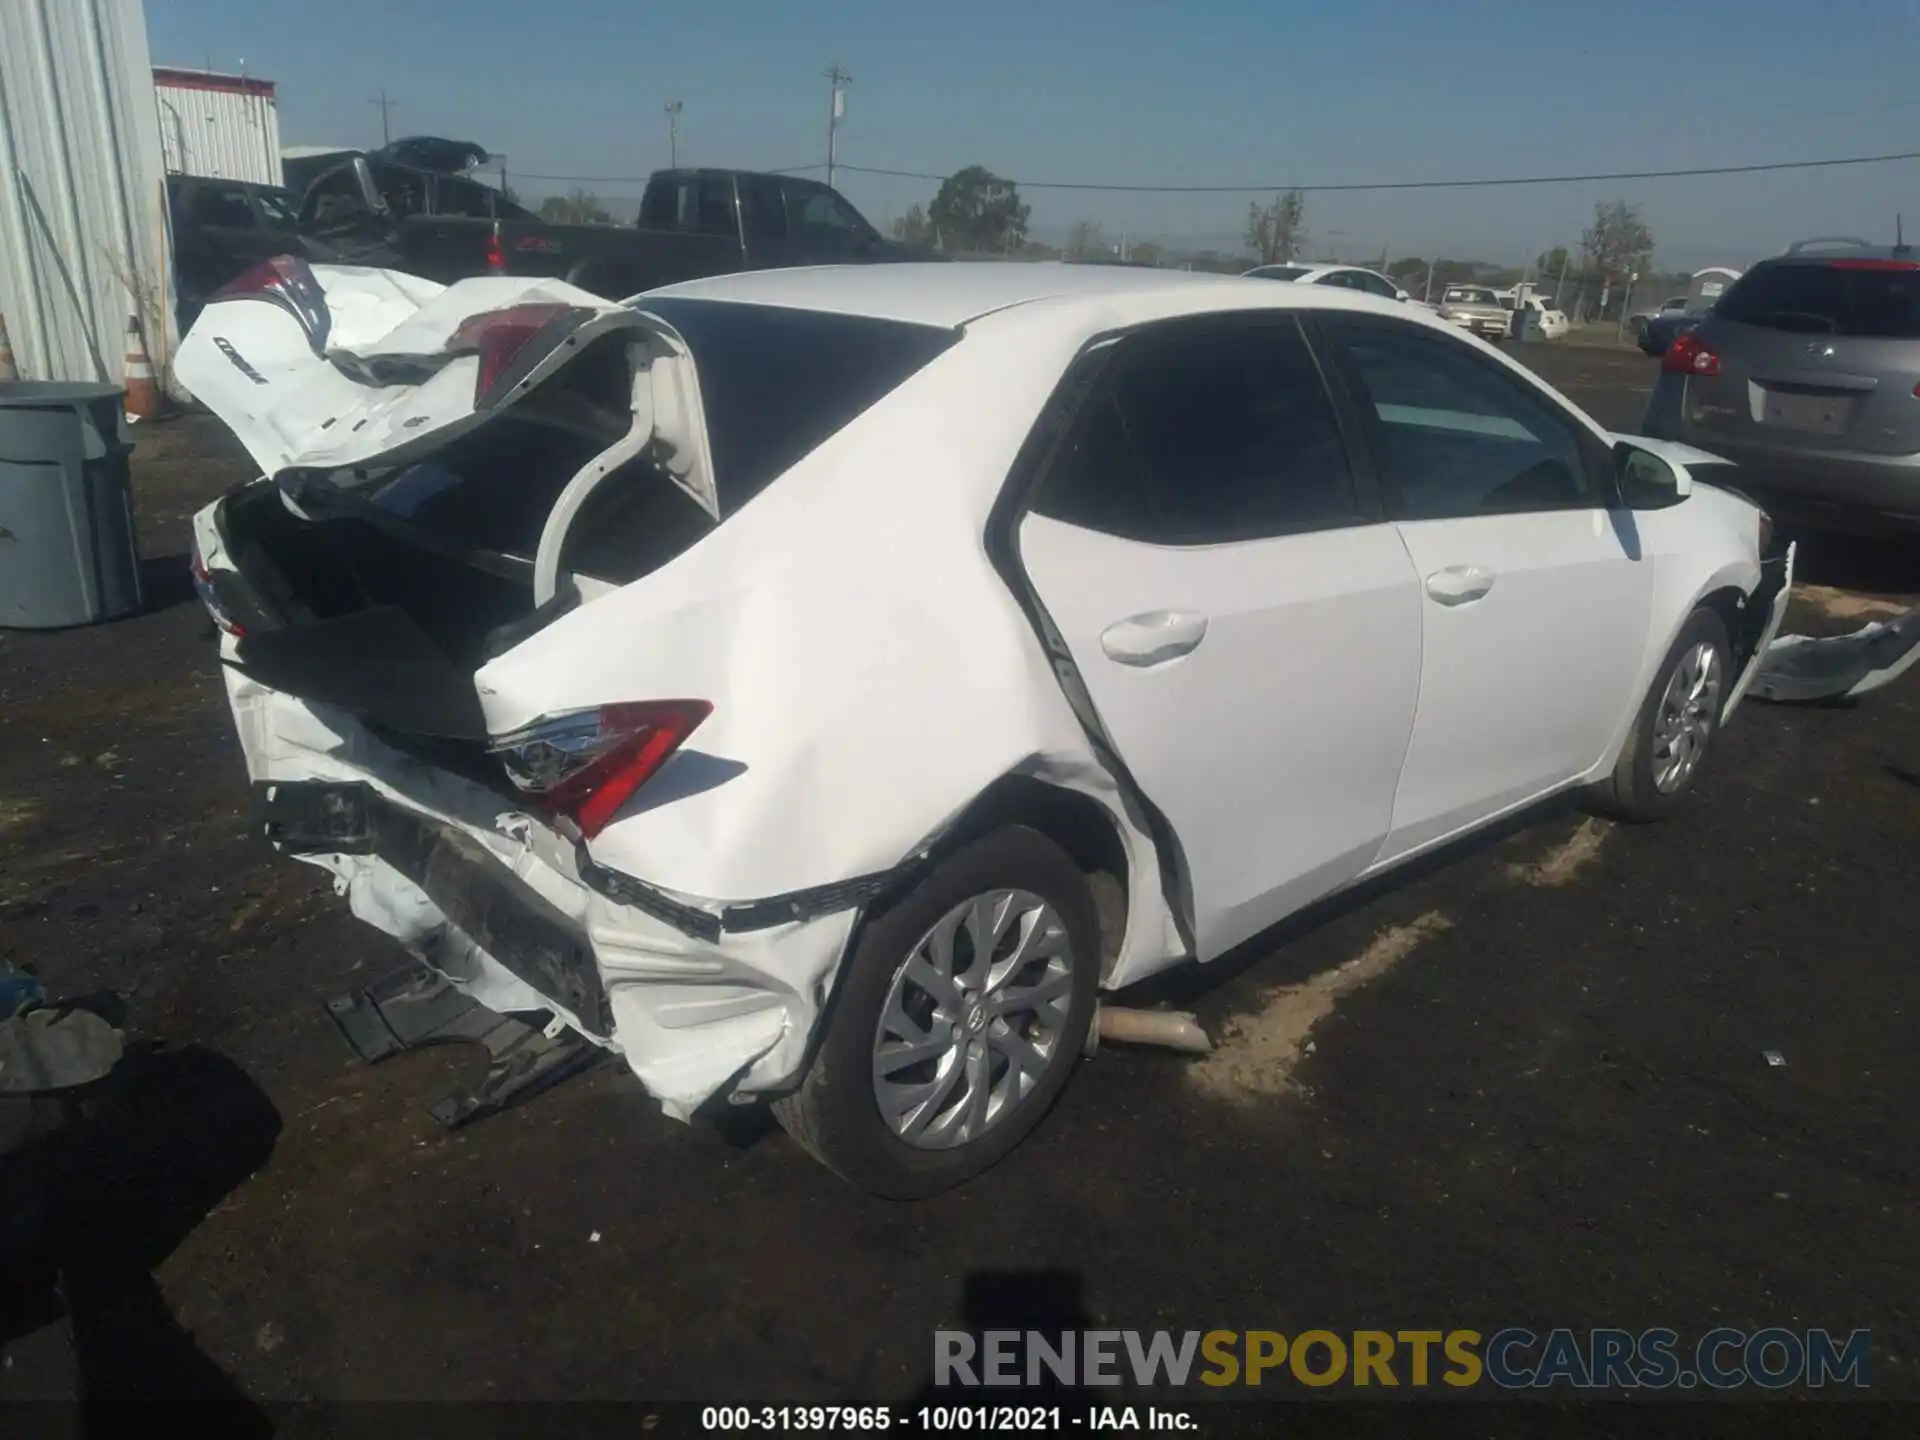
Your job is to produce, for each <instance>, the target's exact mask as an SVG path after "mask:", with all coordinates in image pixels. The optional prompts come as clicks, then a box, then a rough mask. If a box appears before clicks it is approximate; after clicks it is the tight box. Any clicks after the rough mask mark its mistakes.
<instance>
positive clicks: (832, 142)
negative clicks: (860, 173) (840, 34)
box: [826, 60, 853, 189]
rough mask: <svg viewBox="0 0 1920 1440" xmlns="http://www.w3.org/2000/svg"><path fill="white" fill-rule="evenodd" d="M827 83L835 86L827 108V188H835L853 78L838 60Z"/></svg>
mask: <svg viewBox="0 0 1920 1440" xmlns="http://www.w3.org/2000/svg"><path fill="white" fill-rule="evenodd" d="M826 76H827V83H828V84H830V85H832V86H833V99H832V101H831V102H830V104H829V105H828V107H827V188H828V189H832V188H833V167H834V163H835V160H836V158H837V155H838V142H839V139H840V121H841V119H842V118H843V117H844V116H845V115H846V113H847V86H849V85H851V84H852V83H853V76H851V75H849V74H848V73H847V72H846V69H845V67H843V66H842V65H841V64H840V62H839V61H838V60H836V61H834V62H833V64H832V65H831V66H829V67H828V69H827V71H826Z"/></svg>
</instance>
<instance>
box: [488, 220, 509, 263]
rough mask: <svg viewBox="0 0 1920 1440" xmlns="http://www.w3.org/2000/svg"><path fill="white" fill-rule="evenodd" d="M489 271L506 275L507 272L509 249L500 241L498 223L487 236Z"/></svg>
mask: <svg viewBox="0 0 1920 1440" xmlns="http://www.w3.org/2000/svg"><path fill="white" fill-rule="evenodd" d="M487 273H488V274H489V275H504V274H506V273H507V250H506V247H505V246H504V245H502V244H501V243H500V226H499V225H498V224H497V223H496V224H495V225H494V227H493V233H492V234H490V235H488V236H487Z"/></svg>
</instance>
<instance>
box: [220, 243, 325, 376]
mask: <svg viewBox="0 0 1920 1440" xmlns="http://www.w3.org/2000/svg"><path fill="white" fill-rule="evenodd" d="M221 300H265V301H268V302H269V303H271V304H274V305H278V306H279V307H280V308H281V309H282V310H285V311H286V312H287V313H288V314H289V315H291V316H293V318H294V319H295V320H297V321H299V322H300V329H301V330H302V331H303V332H304V333H305V334H306V337H307V344H308V345H310V346H311V347H312V348H313V353H314V354H316V355H324V354H326V353H327V336H328V335H329V334H330V333H331V332H332V330H333V313H332V312H331V311H330V310H328V309H327V296H326V292H325V291H324V290H322V289H321V288H320V282H319V281H318V280H316V279H314V276H313V267H312V266H310V265H308V264H307V262H306V261H304V260H302V259H301V258H300V257H299V256H298V255H276V256H274V257H273V259H271V260H262V261H261V262H260V263H259V264H258V265H256V266H254V267H253V268H252V269H251V270H249V271H247V272H246V274H244V275H242V276H241V277H240V278H239V279H237V280H235V281H233V282H232V283H230V284H228V285H226V286H225V287H224V288H222V289H220V290H218V291H216V292H215V293H214V295H213V298H212V299H211V300H209V301H208V302H207V303H208V304H213V303H215V302H217V301H221Z"/></svg>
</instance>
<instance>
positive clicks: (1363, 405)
mask: <svg viewBox="0 0 1920 1440" xmlns="http://www.w3.org/2000/svg"><path fill="white" fill-rule="evenodd" d="M1324 329H1325V332H1326V333H1327V334H1328V335H1330V336H1331V338H1332V340H1333V346H1334V353H1335V356H1336V357H1337V361H1338V363H1340V364H1341V366H1342V368H1343V372H1344V373H1345V375H1346V376H1347V379H1348V383H1349V387H1350V388H1351V390H1352V391H1353V392H1354V398H1355V400H1356V403H1357V406H1358V408H1359V410H1360V411H1361V415H1362V421H1363V425H1364V427H1365V429H1366V433H1367V435H1368V437H1369V449H1370V451H1371V453H1372V455H1373V459H1374V463H1375V466H1376V469H1377V471H1378V474H1379V478H1380V482H1381V489H1382V492H1383V496H1384V498H1385V502H1386V505H1387V507H1388V513H1389V514H1390V515H1391V516H1392V517H1393V520H1394V523H1395V526H1396V528H1397V529H1398V531H1399V533H1400V537H1401V539H1402V540H1403V541H1404V542H1405V544H1406V548H1407V552H1408V554H1409V555H1410V556H1411V557H1412V560H1413V565H1414V569H1415V571H1416V573H1417V574H1418V576H1419V581H1420V587H1421V607H1420V608H1421V615H1422V625H1421V637H1422V647H1421V666H1420V670H1421V678H1420V704H1419V714H1418V717H1417V718H1416V720H1415V722H1414V729H1413V742H1412V745H1411V747H1410V748H1409V750H1408V752H1407V762H1406V767H1405V769H1404V771H1403V773H1402V775H1401V780H1400V792H1399V795H1398V796H1397V797H1396V799H1395V801H1394V808H1393V827H1392V834H1391V836H1390V837H1389V839H1388V841H1387V844H1386V847H1385V849H1384V850H1383V851H1382V852H1381V857H1380V859H1381V863H1383V864H1384V863H1386V862H1388V861H1391V860H1394V859H1397V858H1399V857H1401V856H1404V855H1406V854H1408V853H1410V852H1412V851H1415V850H1419V849H1422V848H1424V847H1426V846H1428V845H1430V844H1433V843H1435V842H1437V841H1440V840H1442V839H1444V838H1446V837H1447V836H1449V835H1452V834H1455V833H1457V832H1459V831H1460V830H1462V829H1465V828H1466V827H1468V826H1471V825H1473V824H1474V823H1476V822H1478V821H1481V820H1484V819H1487V818H1488V817H1490V816H1493V815H1496V814H1498V813H1500V812H1502V811H1504V810H1509V809H1512V808H1514V807H1515V806H1517V805H1520V804H1523V803H1524V802H1526V801H1527V800H1530V799H1532V798H1534V797H1535V796H1538V795H1541V794H1543V793H1545V792H1547V791H1550V790H1552V789H1554V788H1556V787H1557V786H1561V785H1564V784H1565V783H1566V782H1568V781H1570V780H1572V779H1574V778H1575V777H1576V776H1578V775H1580V774H1582V773H1583V772H1584V771H1586V770H1588V769H1590V768H1591V767H1592V766H1593V764H1594V763H1595V762H1596V761H1598V760H1599V759H1600V758H1601V757H1602V755H1603V754H1604V753H1605V752H1606V750H1607V749H1608V747H1609V745H1610V744H1611V742H1612V741H1613V740H1614V739H1615V738H1616V737H1617V736H1618V735H1619V734H1620V733H1621V731H1622V729H1623V727H1624V726H1625V725H1626V723H1627V720H1628V716H1629V712H1630V711H1631V710H1632V708H1633V706H1634V704H1635V703H1636V702H1637V700H1638V699H1639V697H1638V696H1637V695H1634V694H1633V687H1634V682H1635V677H1636V676H1637V674H1638V672H1639V668H1640V662H1641V660H1642V657H1643V654H1644V651H1645V647H1646V643H1647V627H1648V625H1649V623H1650V618H1651V610H1652V603H1653V561H1652V560H1650V559H1646V558H1643V557H1642V556H1641V554H1640V550H1639V544H1638V540H1637V534H1636V531H1635V529H1634V524H1633V517H1632V515H1631V513H1630V512H1627V511H1625V510H1623V509H1622V508H1620V507H1619V505H1618V502H1617V500H1616V498H1615V495H1614V486H1613V483H1612V480H1611V470H1610V467H1609V457H1608V452H1607V449H1606V447H1605V444H1604V442H1602V441H1601V440H1600V438H1599V437H1598V435H1597V434H1595V433H1593V432H1592V431H1591V430H1590V428H1589V427H1587V426H1586V425H1584V424H1583V423H1582V422H1581V420H1580V418H1579V417H1578V416H1577V415H1575V414H1573V413H1572V412H1571V411H1569V410H1568V409H1567V408H1566V407H1565V406H1564V405H1562V404H1560V403H1559V402H1557V401H1556V400H1555V399H1554V398H1553V397H1552V396H1551V395H1550V394H1548V393H1546V392H1545V391H1543V390H1542V389H1541V388H1540V387H1538V386H1536V385H1534V384H1532V383H1531V382H1530V381H1528V380H1527V379H1526V378H1525V377H1523V376H1521V375H1518V374H1514V373H1512V372H1511V371H1510V370H1509V369H1508V368H1507V367H1506V366H1505V365H1503V364H1502V363H1501V362H1500V361H1498V360H1495V359H1490V358H1488V357H1486V356H1484V355H1482V354H1480V353H1479V352H1478V351H1477V350H1476V349H1475V347H1473V346H1472V345H1470V344H1468V343H1466V342H1464V341H1461V340H1458V339H1455V338H1454V337H1453V336H1451V335H1448V334H1446V333H1444V332H1440V331H1435V330H1433V329H1432V328H1431V327H1428V326H1419V325H1414V324H1409V323H1406V322H1402V321H1397V320H1384V319H1383V320H1375V319H1371V318H1367V319H1362V318H1360V317H1341V318H1339V319H1337V320H1335V319H1331V318H1329V319H1328V320H1327V321H1326V322H1324Z"/></svg>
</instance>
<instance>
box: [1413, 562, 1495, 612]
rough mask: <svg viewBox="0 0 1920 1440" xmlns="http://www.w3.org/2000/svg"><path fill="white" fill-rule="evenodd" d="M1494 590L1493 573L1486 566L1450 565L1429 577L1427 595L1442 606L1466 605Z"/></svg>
mask: <svg viewBox="0 0 1920 1440" xmlns="http://www.w3.org/2000/svg"><path fill="white" fill-rule="evenodd" d="M1492 588H1493V571H1491V570H1489V569H1487V568H1486V567H1485V566H1484V565H1449V566H1447V568H1446V569H1444V570H1436V571H1434V572H1433V573H1432V574H1431V575H1429V576H1427V594H1429V595H1431V596H1432V597H1433V598H1434V599H1435V600H1438V601H1439V602H1440V603H1441V604H1442V605H1466V604H1470V603H1471V602H1473V601H1475V600H1478V599H1479V598H1480V597H1481V596H1482V595H1485V594H1486V593H1487V592H1488V591H1489V590H1491V589H1492Z"/></svg>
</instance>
